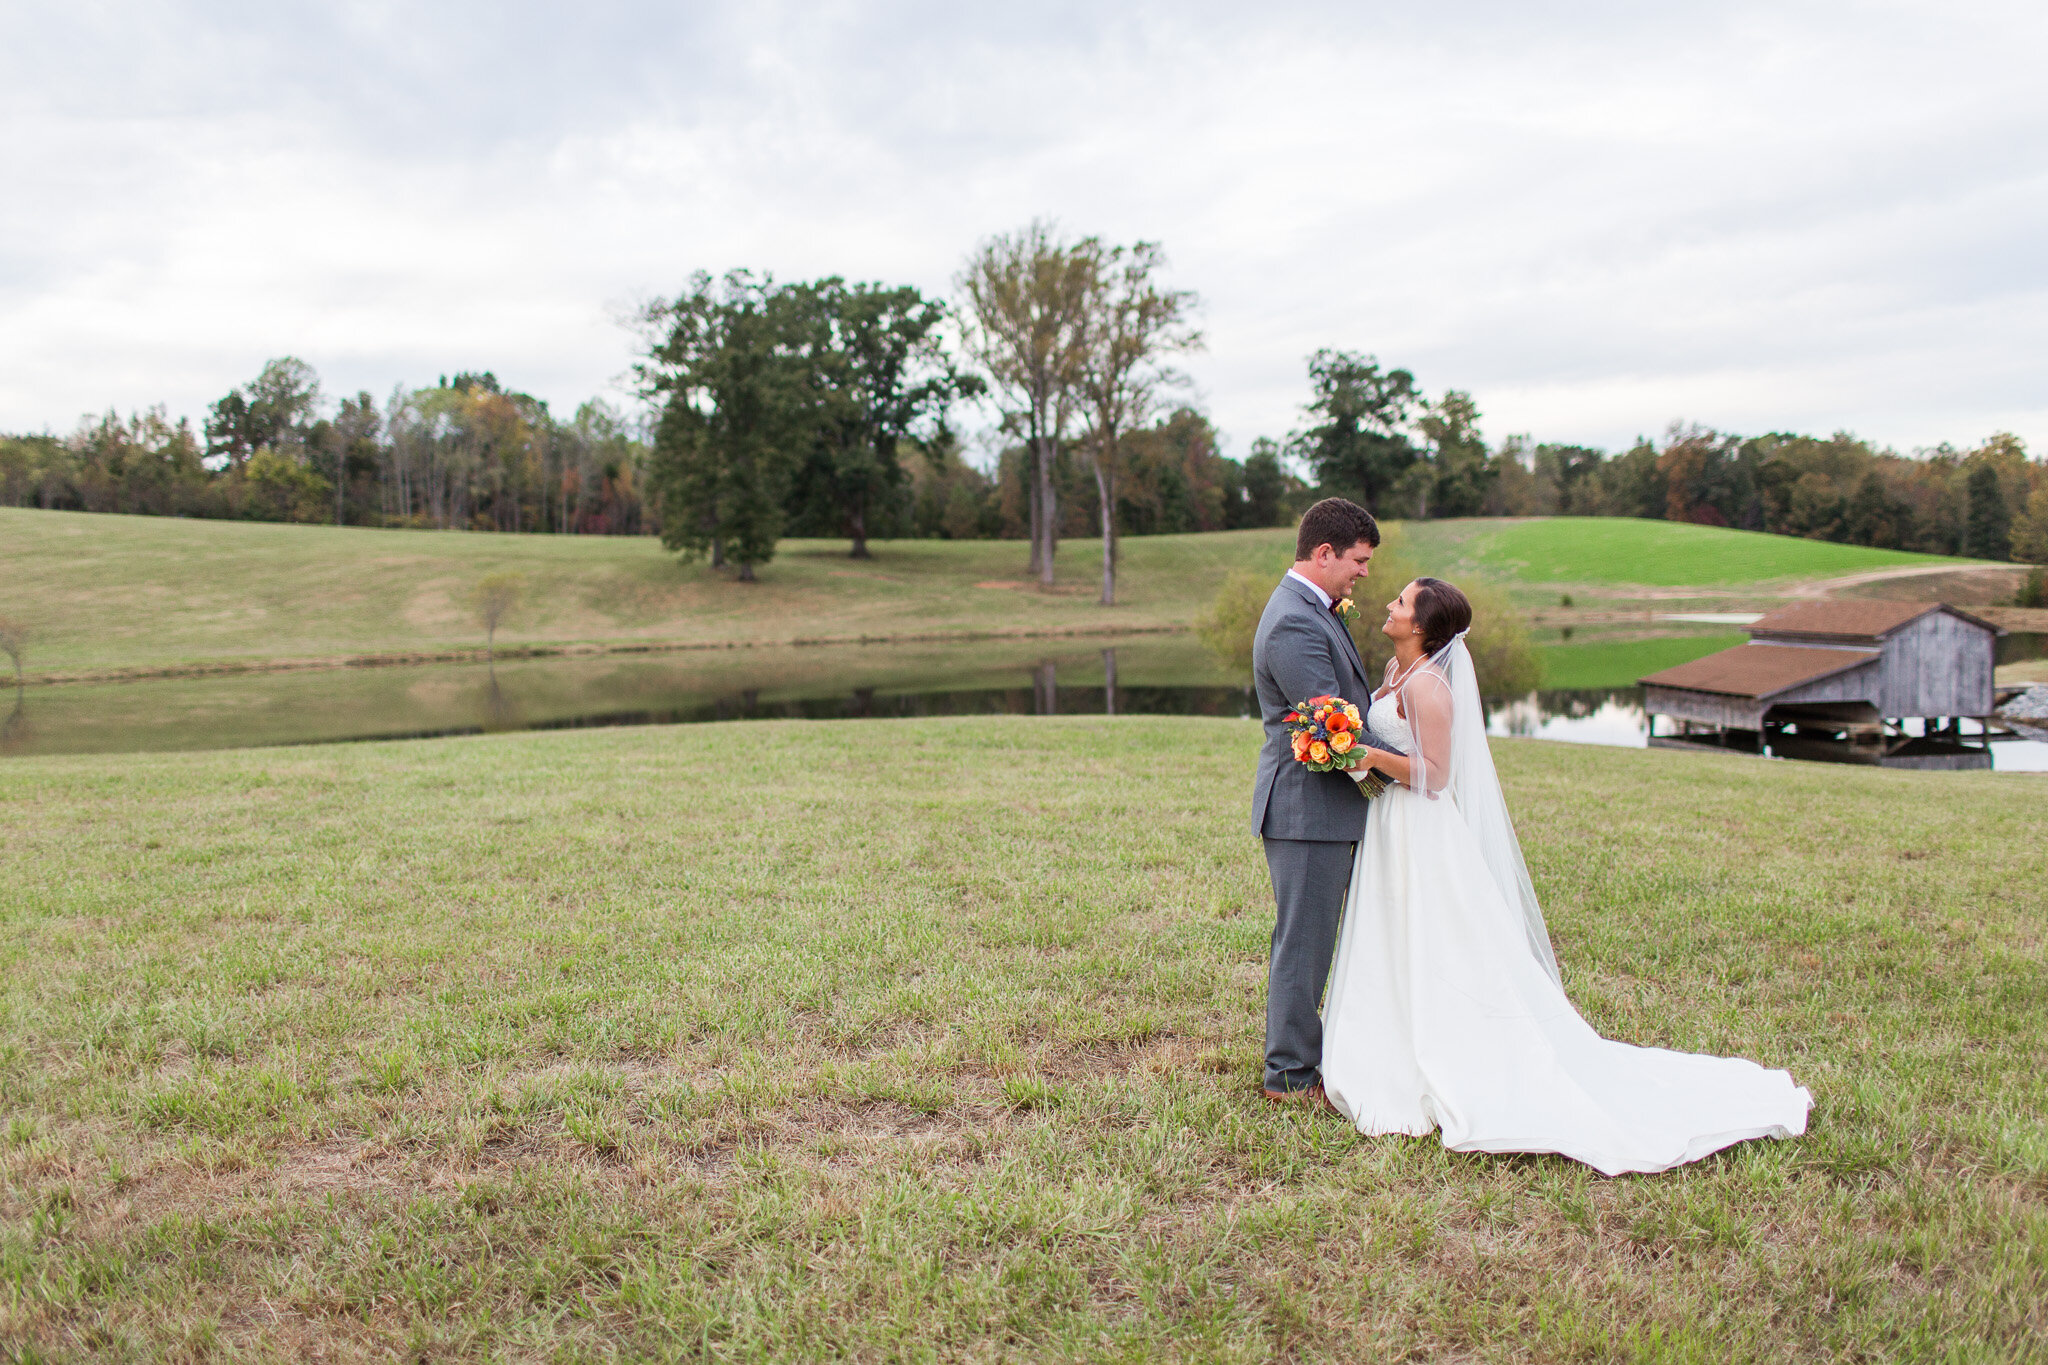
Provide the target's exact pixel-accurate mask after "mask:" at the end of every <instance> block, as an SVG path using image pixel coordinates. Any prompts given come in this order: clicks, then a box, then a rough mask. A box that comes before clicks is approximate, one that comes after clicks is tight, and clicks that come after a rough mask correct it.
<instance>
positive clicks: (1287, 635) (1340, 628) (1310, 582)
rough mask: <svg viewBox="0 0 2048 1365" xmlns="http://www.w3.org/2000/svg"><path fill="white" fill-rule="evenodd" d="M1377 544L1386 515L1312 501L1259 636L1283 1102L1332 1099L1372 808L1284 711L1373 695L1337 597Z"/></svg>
mask: <svg viewBox="0 0 2048 1365" xmlns="http://www.w3.org/2000/svg"><path fill="white" fill-rule="evenodd" d="M1379 543H1380V528H1379V526H1378V524H1377V523H1375V522H1374V521H1373V519H1372V514H1371V513H1370V512H1368V511H1366V510H1365V509H1364V508H1363V507H1360V506H1359V505H1358V504H1357V503H1355V502H1351V501H1349V500H1348V499H1345V498H1325V499H1323V500H1322V501H1321V502H1319V503H1317V504H1316V505H1315V506H1313V507H1311V508H1309V509H1308V511H1307V512H1306V513H1304V514H1303V516H1302V518H1301V529H1300V530H1299V531H1298V532H1297V533H1296V535H1295V541H1294V567H1293V568H1291V569H1289V570H1288V571H1287V576H1286V577H1285V578H1283V579H1281V580H1280V586H1279V587H1277V588H1275V589H1273V596H1272V597H1271V598H1270V599H1268V600H1267V602H1266V611H1265V614H1264V615H1263V616H1261V617H1260V618H1259V633H1258V635H1257V636H1256V637H1254V639H1253V642H1252V680H1253V682H1254V683H1255V684H1256V685H1257V687H1258V689H1259V711H1260V714H1261V715H1262V716H1263V717H1264V719H1265V723H1266V744H1265V747H1264V748H1263V749H1261V750H1260V751H1259V776H1258V780H1257V782H1256V783H1255V784H1254V786H1253V787H1252V833H1254V834H1256V835H1258V836H1259V837H1260V838H1262V839H1264V840H1265V844H1266V867H1267V869H1268V870H1269V871H1271V872H1272V874H1273V902H1274V905H1275V907H1276V909H1277V910H1278V916H1277V918H1275V920H1274V922H1273V956H1272V961H1271V964H1270V965H1269V966H1268V967H1267V969H1266V1079H1265V1090H1266V1098H1267V1099H1269V1100H1272V1101H1274V1102H1275V1103H1278V1102H1281V1101H1287V1100H1299V1101H1305V1102H1308V1103H1311V1104H1322V1103H1325V1102H1326V1101H1324V1099H1323V1082H1322V1075H1321V1072H1320V1070H1319V1068H1320V1067H1321V1065H1322V1060H1323V1021H1322V1019H1321V1017H1320V1016H1319V1015H1318V1014H1317V1008H1318V1006H1320V1004H1321V1003H1322V997H1323V984H1324V982H1325V981H1326V980H1328V978H1329V975H1330V957H1331V954H1333V953H1334V952H1335V951H1336V948H1337V920H1338V917H1339V915H1340V914H1341V913H1342V912H1343V909H1344V892H1345V889H1346V888H1347V887H1348V886H1349V885H1350V882H1351V859H1352V848H1353V845H1354V844H1355V843H1356V842H1357V840H1358V839H1360V838H1361V837H1363V835H1364V833H1365V814H1366V810H1367V808H1368V803H1367V801H1366V799H1365V798H1364V797H1363V796H1361V795H1360V794H1359V791H1358V787H1357V784H1356V783H1355V782H1353V780H1352V779H1351V778H1350V777H1348V776H1347V775H1345V774H1344V773H1342V772H1328V773H1317V772H1310V771H1309V770H1308V768H1306V767H1305V766H1303V765H1302V764H1300V763H1297V762H1295V760H1294V751H1293V748H1292V746H1291V744H1290V742H1289V735H1288V729H1287V723H1286V722H1285V721H1284V720H1282V719H1281V717H1283V716H1285V715H1286V714H1287V713H1288V712H1289V711H1290V710H1292V709H1293V706H1294V703H1296V702H1300V701H1306V700H1307V699H1308V698H1310V697H1320V696H1338V697H1342V698H1344V699H1345V700H1346V701H1349V702H1354V703H1356V704H1357V706H1358V708H1359V710H1360V711H1363V710H1364V709H1365V706H1366V703H1367V702H1368V701H1370V700H1371V698H1372V684H1371V682H1370V681H1369V680H1368V679H1367V678H1366V676H1365V662H1364V660H1362V659H1360V658H1359V657H1358V646H1357V645H1356V644H1354V643H1352V640H1351V632H1350V631H1349V630H1347V629H1345V626H1344V622H1343V620H1342V619H1341V618H1340V617H1339V616H1338V615H1337V613H1336V604H1337V603H1338V602H1341V601H1343V600H1344V599H1345V598H1346V597H1348V596H1350V594H1351V587H1352V585H1353V584H1354V583H1356V582H1358V581H1359V580H1360V579H1362V578H1364V577H1365V575H1366V566H1367V564H1368V563H1370V561H1371V560H1372V552H1373V550H1374V549H1375V548H1376V547H1377V546H1378V545H1379Z"/></svg>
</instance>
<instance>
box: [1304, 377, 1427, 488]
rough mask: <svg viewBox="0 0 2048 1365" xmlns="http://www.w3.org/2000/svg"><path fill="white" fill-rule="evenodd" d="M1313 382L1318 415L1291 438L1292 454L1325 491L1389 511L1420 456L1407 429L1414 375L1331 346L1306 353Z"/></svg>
mask: <svg viewBox="0 0 2048 1365" xmlns="http://www.w3.org/2000/svg"><path fill="white" fill-rule="evenodd" d="M1308 379H1309V388H1310V391H1311V397H1310V399H1309V402H1308V414H1309V416H1311V417H1313V418H1316V419H1318V420H1317V421H1316V424H1315V425H1314V426H1312V427H1310V428H1308V429H1307V430H1306V431H1300V432H1296V433H1295V434H1294V435H1293V436H1292V437H1291V438H1290V444H1291V446H1292V448H1293V451H1294V453H1295V454H1296V455H1297V456H1299V457H1300V458H1301V459H1303V460H1305V461H1307V462H1308V465H1309V468H1311V469H1313V470H1314V471H1315V474H1316V478H1317V480H1318V481H1319V482H1320V483H1321V484H1322V485H1323V487H1324V489H1325V490H1326V491H1328V492H1331V493H1342V494H1346V495H1349V496H1356V497H1357V499H1358V500H1359V501H1360V502H1362V503H1363V504H1365V506H1366V508H1367V509H1368V510H1370V511H1374V512H1380V511H1383V510H1384V509H1385V506H1386V502H1387V499H1388V497H1389V496H1390V495H1391V494H1392V493H1393V491H1394V489H1395V487H1396V485H1397V484H1399V482H1400V480H1401V476H1402V475H1403V474H1405V473H1406V472H1407V471H1408V468H1409V467H1410V466H1411V465H1413V464H1414V463H1415V462H1416V461H1417V460H1418V459H1420V458H1421V453H1420V452H1419V451H1418V450H1417V449H1416V448H1415V444H1414V442H1413V441H1411V440H1410V439H1409V438H1408V434H1407V431H1406V427H1407V423H1408V412H1409V409H1410V408H1412V407H1413V406H1414V405H1415V403H1416V401H1417V399H1418V398H1419V397H1420V393H1419V391H1418V390H1417V389H1416V387H1415V376H1414V375H1412V374H1410V373H1409V372H1408V371H1406V370H1382V369H1381V368H1380V363H1379V360H1378V359H1377V358H1376V357H1373V356H1369V355H1360V354H1358V353H1356V352H1352V351H1333V350H1328V349H1325V350H1320V351H1317V352H1316V353H1315V354H1314V355H1312V356H1310V357H1309V358H1308Z"/></svg>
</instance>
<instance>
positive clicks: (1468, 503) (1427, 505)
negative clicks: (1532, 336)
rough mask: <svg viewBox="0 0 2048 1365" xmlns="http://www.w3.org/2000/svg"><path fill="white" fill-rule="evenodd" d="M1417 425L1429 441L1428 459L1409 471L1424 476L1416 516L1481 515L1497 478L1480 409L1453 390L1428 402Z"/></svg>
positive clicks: (1469, 397) (1468, 396)
mask: <svg viewBox="0 0 2048 1365" xmlns="http://www.w3.org/2000/svg"><path fill="white" fill-rule="evenodd" d="M1415 425H1416V427H1417V428H1418V429H1419V430H1420V431H1421V432H1422V435H1423V438H1424V439H1425V440H1427V441H1428V442H1429V447H1428V452H1427V456H1428V457H1427V459H1426V460H1424V461H1422V462H1419V463H1417V464H1416V465H1415V466H1413V468H1412V469H1411V471H1410V473H1411V474H1419V475H1421V478H1420V479H1419V480H1418V483H1419V487H1418V488H1417V490H1416V491H1417V497H1416V499H1415V504H1416V505H1415V515H1416V516H1418V517H1476V516H1478V515H1479V514H1480V513H1481V512H1482V511H1484V510H1485V508H1486V495H1487V493H1488V491H1490V490H1491V489H1492V487H1493V483H1494V480H1495V478H1496V476H1497V473H1498V471H1497V470H1496V469H1495V468H1494V467H1493V466H1492V465H1491V464H1490V463H1489V461H1488V459H1487V450H1486V438H1485V437H1483V436H1481V435H1480V434H1479V405H1478V404H1477V403H1475V402H1473V401H1472V395H1471V394H1469V393H1466V392H1464V391H1463V390H1461V389H1452V390H1450V391H1449V392H1448V393H1446V394H1444V396H1443V397H1442V398H1440V399H1438V400H1437V401H1435V402H1434V403H1425V404H1424V405H1423V410H1422V416H1421V417H1420V419H1418V420H1417V422H1416V424H1415Z"/></svg>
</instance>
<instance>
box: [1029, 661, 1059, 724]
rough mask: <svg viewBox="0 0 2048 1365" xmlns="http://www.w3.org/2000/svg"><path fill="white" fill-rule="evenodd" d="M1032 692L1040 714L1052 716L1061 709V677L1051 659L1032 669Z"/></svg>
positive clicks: (1033, 700)
mask: <svg viewBox="0 0 2048 1365" xmlns="http://www.w3.org/2000/svg"><path fill="white" fill-rule="evenodd" d="M1031 694H1032V697H1031V699H1032V702H1033V704H1034V706H1035V707H1036V708H1037V711H1038V714H1039V715H1041V716H1050V715H1053V714H1055V713H1057V712H1058V711H1059V709H1060V687H1059V678H1058V677H1057V676H1056V674H1055V672H1054V665H1053V664H1052V662H1051V661H1050V660H1048V661H1047V662H1045V663H1042V664H1040V665H1039V666H1038V667H1037V668H1036V669H1034V670H1032V675H1031Z"/></svg>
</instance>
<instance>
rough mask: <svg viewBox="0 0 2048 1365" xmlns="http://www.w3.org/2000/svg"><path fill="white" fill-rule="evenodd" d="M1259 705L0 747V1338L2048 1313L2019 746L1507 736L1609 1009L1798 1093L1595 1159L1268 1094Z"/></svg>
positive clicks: (396, 1336) (1595, 997)
mask: <svg viewBox="0 0 2048 1365" xmlns="http://www.w3.org/2000/svg"><path fill="white" fill-rule="evenodd" d="M1255 745H1256V732H1255V730H1254V729H1253V727H1252V726H1250V725H1248V724H1245V723H1242V722H1231V721H1179V722H1175V721H1165V720H1114V721H1111V720H1101V719H1074V720H1053V721H1029V720H1008V719H999V720H981V719H973V718H960V719H954V720H944V721H936V722H919V723H904V722H855V723H848V724H843V725H836V726H831V727H819V726H811V725H800V724H786V723H770V724H747V725H730V726H707V727H675V728H668V729H654V730H609V731H597V732H581V733H556V734H545V735H496V736H484V737H478V738H473V739H460V740H448V741H430V742H421V743H413V744H364V745H349V746H336V747H330V748H306V749H294V750H289V751H269V752H261V751H242V752H229V753H210V754H187V755H166V756H158V757H150V758H137V757H134V756H123V757H118V758H76V759H22V760H18V761H14V762H10V763H7V764H5V765H0V829H4V833H5V838H4V839H0V924H4V928H5V932H4V933H0V963H4V967H5V974H4V985H0V1017H4V1028H0V1096H4V1109H5V1113H6V1115H7V1119H6V1128H5V1133H4V1140H0V1345H4V1346H5V1347H6V1350H7V1351H8V1352H9V1353H11V1354H12V1355H14V1356H15V1357H17V1358H41V1359H85V1358H88V1357H90V1358H92V1359H96V1360H125V1359H138V1360H139V1359H201V1358H215V1357H220V1356H235V1355H264V1356H270V1357H311V1356H313V1355H315V1354H316V1353H320V1354H324V1357H325V1358H330V1359H388V1358H392V1357H399V1356H402V1357H404V1358H407V1359H481V1358H486V1357H491V1358H508V1359H533V1360H542V1359H549V1360H553V1359H601V1358H613V1357H618V1358H661V1357H668V1358H677V1359H768V1358H778V1359H817V1360H824V1359H849V1358H850V1359H860V1360H884V1359H889V1360H895V1359H930V1360H941V1359H945V1360H953V1359H995V1358H1021V1357H1030V1358H1038V1359H1121V1360H1137V1359H1155V1358H1162V1357H1164V1358H1182V1359H1205V1360H1263V1359H1270V1358H1274V1357H1276V1356H1277V1357H1282V1358H1292V1359H1331V1360H1349V1361H1357V1360H1381V1359H1385V1360H1393V1359H1416V1360H1421V1359H1458V1360H1498V1361H1523V1360H1544V1361H1590V1360H1632V1361H1686V1362H1709V1361H1712V1362H1718V1361H1724V1360H1774V1361H1809V1360H1838V1361H1852V1360H1853V1361H1894V1360H1896V1361H1908V1360H1913V1361H1917V1360H1933V1359H1942V1360H1954V1361H1981V1360H2004V1359H2020V1358H2024V1357H2028V1356H2031V1355H2036V1354H2037V1353H2038V1350H2039V1346H2040V1342H2041V1341H2042V1339H2043V1334H2044V1333H2048V1309H2044V1307H2043V1305H2044V1304H2048V1124H2044V1121H2043V1114H2044V1112H2048V1066H2044V1062H2048V1023H2044V1021H2048V961H2044V952H2048V948H2044V944H2048V935H2044V929H2048V904H2044V890H2043V888H2044V886H2048V850H2044V848H2043V845H2042V843H2041V841H2040V838H2039V833H2040V831H2039V822H2038V803H2037V802H2036V801H2035V800H2034V792H2033V787H2032V785H2030V783H2029V780H2028V779H2026V778H2023V777H2021V778H2015V777H2002V776H1999V775H1996V774H1920V773H1902V772H1884V771H1875V770H1861V769H1849V768H1840V767H1832V766H1821V765H1812V766H1805V765H1794V764H1771V763H1764V762H1760V761H1756V760H1746V759H1741V758H1736V757H1717V756H1706V755H1697V754H1679V753H1671V752H1664V751H1633V752H1631V751H1617V750H1598V749H1590V748H1577V747H1573V746H1563V745H1549V744H1540V743H1517V742H1503V743H1500V744H1498V745H1497V746H1496V751H1497V753H1498V755H1499V758H1500V762H1501V765H1502V769H1503V775H1504V778H1505V781H1506V783H1507V785H1508V788H1509V796H1510V801H1511V803H1512V804H1513V807H1514V809H1515V812H1516V817H1517V820H1518V822H1519V824H1520V828H1521V831H1522V835H1523V839H1524V841H1525V846H1526V848H1527V850H1528V853H1529V856H1530V860H1531V863H1532V867H1533V871H1534V875H1535V879H1536V882H1537V885H1538V887H1539V889H1540V890H1541V892H1542V894H1543V896H1544V898H1545V901H1546V904H1547V907H1548V910H1549V912H1550V915H1551V920H1552V926H1553V931H1554V934H1555V937H1556V939H1557V942H1558V946H1559V950H1560V957H1561V958H1562V960H1563V962H1564V964H1565V973H1566V980H1567V984H1568V986H1569V989H1570V991H1571V993H1572V995H1573V997H1574V999H1575V1000H1576V1001H1577V1002H1578V1003H1579V1004H1580V1006H1581V1007H1582V1008H1583V1009H1584V1010H1585V1012H1586V1013H1587V1014H1588V1015H1589V1017H1590V1018H1591V1019H1592V1021H1593V1022H1594V1023H1595V1024H1596V1025H1597V1026H1599V1027H1600V1028H1601V1029H1603V1030H1604V1031H1606V1032H1608V1033H1610V1034H1613V1035H1616V1036H1619V1037H1623V1038H1627V1039H1630V1040H1633V1041H1636V1042H1641V1043H1654V1044H1661V1045H1667V1046H1673V1047H1680V1048H1687V1049H1700V1050H1708V1051H1713V1052H1720V1053H1740V1054H1744V1055H1747V1056H1751V1057H1755V1058H1757V1059H1759V1060H1762V1061H1764V1062H1765V1063H1767V1064H1770V1065H1782V1066H1789V1067H1790V1068H1791V1069H1792V1070H1793V1072H1794V1074H1795V1075H1796V1076H1797V1077H1798V1079H1799V1080H1800V1081H1801V1082H1802V1083H1804V1084H1806V1085H1807V1086H1809V1087H1811V1088H1812V1090H1813V1091H1814V1094H1815V1096H1816V1099H1817V1107H1816V1110H1815V1113H1814V1118H1813V1125H1812V1131H1811V1132H1810V1133H1809V1134H1808V1135H1807V1136H1806V1137H1805V1138H1803V1139H1801V1140H1799V1141H1796V1142H1789V1143H1768V1144H1751V1145H1746V1146H1744V1147H1741V1148H1738V1149H1736V1150H1733V1151H1730V1152H1726V1153H1723V1154H1720V1155H1718V1156H1716V1157H1714V1158H1712V1159H1710V1160H1708V1161H1705V1162H1702V1163H1700V1164H1698V1165H1696V1166H1693V1167H1690V1168H1686V1169H1684V1170H1682V1171H1680V1172H1677V1173H1673V1174H1670V1175H1666V1176H1659V1177H1650V1178H1629V1179H1622V1180H1614V1181H1604V1180H1601V1179H1599V1178H1597V1177H1594V1176H1593V1175H1591V1174H1590V1173H1589V1172H1588V1171H1586V1170H1585V1169H1584V1168H1582V1167H1578V1166H1574V1165H1572V1164H1570V1163H1567V1162H1565V1161H1562V1160H1560V1159H1556V1158H1543V1157H1526V1158H1509V1159H1501V1158H1490V1157H1466V1156H1453V1155H1449V1154H1446V1153H1445V1152H1443V1151H1442V1150H1441V1148H1439V1147H1438V1146H1437V1145H1436V1144H1435V1143H1434V1142H1432V1141H1416V1140H1407V1139H1396V1140H1366V1139H1362V1138H1359V1137H1358V1136H1356V1135H1355V1134H1353V1133H1351V1132H1350V1131H1348V1130H1347V1129H1346V1128H1345V1127H1344V1125H1343V1124H1342V1123H1341V1122H1339V1121H1337V1120H1335V1119H1333V1118H1328V1117H1320V1116H1316V1115H1311V1114H1307V1113H1300V1112H1294V1111H1289V1112H1278V1111H1275V1110H1272V1109H1270V1108H1268V1107H1267V1106H1265V1105H1264V1104H1263V1103H1262V1102H1260V1101H1259V1100H1258V1099H1257V1097H1256V1094H1255V1087H1256V1084H1257V1079H1258V1050H1259V1029H1260V1017H1261V1016H1260V1005H1261V999H1262V972H1263V964H1264V958H1265V950H1266V936H1267V933H1268V929H1269V926H1270V918H1269V917H1270V903H1269V900H1268V890H1267V886H1266V879H1265V873H1264V870H1263V867H1262V865H1261V863H1260V861H1259V858H1258V853H1257V849H1256V846H1255V845H1254V844H1253V843H1252V841H1251V840H1250V839H1249V838H1248V837H1246V836H1245V835H1244V833H1243V832H1242V830H1241V829H1240V821H1241V810H1242V807H1243V804H1244V797H1245V787H1246V778H1247V774H1248V772H1249V770H1250V766H1251V761H1252V754H1253V750H1254V747H1255ZM1166 754H1170V755H1171V758H1170V761H1168V762H1165V763H1161V762H1160V761H1159V757H1158V756H1160V755H1166Z"/></svg>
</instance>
